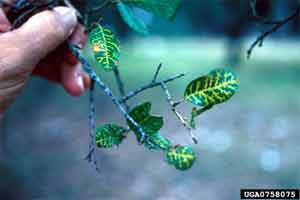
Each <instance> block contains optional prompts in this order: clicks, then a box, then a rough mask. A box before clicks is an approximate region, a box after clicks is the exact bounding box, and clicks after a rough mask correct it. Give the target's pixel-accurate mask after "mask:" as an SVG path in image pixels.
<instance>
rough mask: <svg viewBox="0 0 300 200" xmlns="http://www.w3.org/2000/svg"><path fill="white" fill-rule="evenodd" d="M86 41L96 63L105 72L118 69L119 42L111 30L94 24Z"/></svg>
mask: <svg viewBox="0 0 300 200" xmlns="http://www.w3.org/2000/svg"><path fill="white" fill-rule="evenodd" d="M88 40H89V45H90V48H91V49H92V52H93V53H94V56H95V59H96V61H97V62H98V63H99V64H101V66H102V67H103V69H104V70H105V71H112V70H113V69H114V68H116V67H118V63H119V57H120V42H119V40H118V39H117V38H116V36H115V34H114V33H113V32H112V31H111V30H109V29H107V28H104V27H102V26H101V25H100V24H96V25H94V26H93V27H92V28H91V31H90V32H89V34H88Z"/></svg>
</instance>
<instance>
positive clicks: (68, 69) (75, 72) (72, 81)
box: [61, 63, 85, 96]
mask: <svg viewBox="0 0 300 200" xmlns="http://www.w3.org/2000/svg"><path fill="white" fill-rule="evenodd" d="M61 70H62V71H61V82H62V85H63V87H64V88H65V90H66V91H67V92H68V93H69V94H70V95H72V96H80V95H81V94H82V93H83V92H84V90H85V86H84V77H83V74H82V70H81V66H80V64H77V65H76V66H70V65H69V64H68V63H65V64H64V65H63V66H62V68H61Z"/></svg>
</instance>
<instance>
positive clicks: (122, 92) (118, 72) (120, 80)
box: [113, 67, 130, 111]
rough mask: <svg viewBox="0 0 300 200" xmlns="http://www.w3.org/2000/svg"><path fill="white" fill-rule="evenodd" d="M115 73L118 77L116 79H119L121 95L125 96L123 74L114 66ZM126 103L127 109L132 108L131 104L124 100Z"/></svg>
mask: <svg viewBox="0 0 300 200" xmlns="http://www.w3.org/2000/svg"><path fill="white" fill-rule="evenodd" d="M113 71H114V75H115V78H116V81H117V85H118V89H119V92H120V95H121V96H125V94H126V93H125V89H124V83H123V81H122V79H121V76H120V71H119V69H118V68H117V67H115V68H114V70H113ZM123 103H124V106H125V108H126V110H127V111H129V110H130V107H129V105H128V104H127V102H123Z"/></svg>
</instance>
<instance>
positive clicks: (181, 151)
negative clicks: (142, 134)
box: [167, 146, 196, 170]
mask: <svg viewBox="0 0 300 200" xmlns="http://www.w3.org/2000/svg"><path fill="white" fill-rule="evenodd" d="M195 160H196V154H195V152H194V151H193V149H192V148H190V147H188V146H177V147H174V148H171V149H169V150H168V152H167V161H168V163H169V164H170V165H173V166H174V167H175V168H176V169H179V170H187V169H189V168H191V167H192V165H193V164H194V161H195Z"/></svg>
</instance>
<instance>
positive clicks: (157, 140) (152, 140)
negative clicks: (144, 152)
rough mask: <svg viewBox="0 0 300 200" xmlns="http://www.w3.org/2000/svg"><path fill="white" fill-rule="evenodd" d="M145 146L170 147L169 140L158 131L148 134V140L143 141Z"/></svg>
mask: <svg viewBox="0 0 300 200" xmlns="http://www.w3.org/2000/svg"><path fill="white" fill-rule="evenodd" d="M145 147H147V148H148V149H150V150H151V149H155V150H168V149H169V148H171V147H172V144H171V142H170V140H168V139H167V138H165V137H163V136H162V135H161V134H160V133H159V132H157V133H155V134H152V135H150V136H149V142H148V143H145Z"/></svg>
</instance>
